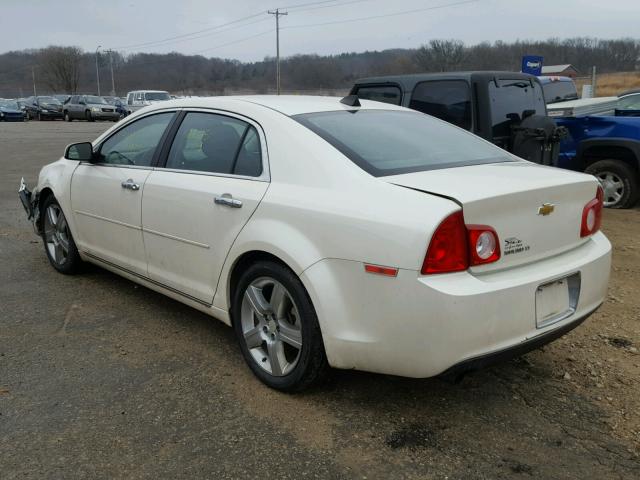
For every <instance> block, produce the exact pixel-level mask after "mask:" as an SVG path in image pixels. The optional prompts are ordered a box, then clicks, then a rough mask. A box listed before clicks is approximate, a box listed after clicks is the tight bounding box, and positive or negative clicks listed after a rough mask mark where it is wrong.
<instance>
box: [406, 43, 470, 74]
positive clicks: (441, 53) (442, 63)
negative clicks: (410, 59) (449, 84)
mask: <svg viewBox="0 0 640 480" xmlns="http://www.w3.org/2000/svg"><path fill="white" fill-rule="evenodd" d="M465 57H466V50H465V46H464V43H462V42H461V41H460V40H431V41H430V42H429V45H423V46H421V47H420V48H419V49H418V51H417V52H416V55H415V60H416V63H418V65H420V66H421V67H422V68H423V70H425V71H431V72H433V71H438V72H446V71H447V70H455V69H456V68H459V67H460V65H462V63H463V62H464V60H465Z"/></svg>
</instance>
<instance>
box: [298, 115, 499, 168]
mask: <svg viewBox="0 0 640 480" xmlns="http://www.w3.org/2000/svg"><path fill="white" fill-rule="evenodd" d="M293 119H294V120H296V121H298V122H299V123H301V124H302V125H304V126H306V127H307V128H309V129H310V130H312V131H313V132H315V133H317V134H318V135H320V136H321V137H322V138H324V139H325V140H326V141H327V142H329V143H330V144H331V145H333V146H334V147H335V148H336V149H338V150H339V151H340V152H342V153H343V154H344V155H345V156H346V157H347V158H349V159H350V160H351V161H353V162H354V163H355V164H356V165H358V166H359V167H360V168H362V169H363V170H365V171H366V172H368V173H370V174H371V175H373V176H376V177H381V176H386V175H398V174H402V173H410V172H420V171H426V170H434V169H439V168H449V167H460V166H466V165H479V164H483V163H497V162H508V161H511V160H510V157H509V156H508V154H507V153H506V152H505V151H504V150H501V149H499V148H498V147H496V146H494V145H491V144H490V143H487V142H485V141H484V140H482V139H480V138H478V137H476V136H475V135H472V134H471V133H468V132H465V131H462V130H459V129H457V128H454V127H452V126H451V125H449V124H447V123H445V122H442V121H440V120H438V119H436V118H433V117H430V116H428V115H423V114H422V113H418V112H409V111H394V110H359V111H351V112H349V111H336V112H319V113H307V114H302V115H295V116H293Z"/></svg>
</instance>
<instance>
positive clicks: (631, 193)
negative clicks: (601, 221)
mask: <svg viewBox="0 0 640 480" xmlns="http://www.w3.org/2000/svg"><path fill="white" fill-rule="evenodd" d="M585 173H589V174H591V175H593V176H595V177H596V178H597V179H598V181H599V182H600V185H602V189H603V190H604V206H605V207H607V208H631V207H633V206H634V205H635V204H636V202H637V201H638V195H639V194H640V186H639V185H638V174H637V173H636V172H635V171H634V170H633V168H631V167H630V166H629V165H627V164H626V163H624V162H623V161H621V160H599V161H597V162H595V163H592V164H591V165H589V166H588V167H587V169H586V170H585Z"/></svg>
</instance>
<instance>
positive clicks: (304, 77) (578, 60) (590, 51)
mask: <svg viewBox="0 0 640 480" xmlns="http://www.w3.org/2000/svg"><path fill="white" fill-rule="evenodd" d="M52 49H54V50H57V51H60V50H65V49H69V50H73V51H74V52H77V54H76V57H74V58H75V60H73V62H74V68H75V70H74V72H73V75H74V79H73V82H72V83H69V82H68V81H67V82H61V80H60V75H59V72H58V73H56V72H55V71H54V70H55V68H54V67H55V66H56V65H57V64H56V63H55V62H61V61H62V60H60V59H58V60H55V59H54V60H52V54H51V52H52ZM525 54H531V55H533V54H535V55H542V56H543V57H544V59H545V63H546V64H564V63H570V64H572V65H574V66H575V67H577V68H578V69H579V70H580V71H581V73H583V74H584V75H588V74H589V72H590V69H591V66H593V65H595V66H596V67H597V69H598V72H599V73H607V72H620V71H626V72H633V71H635V70H637V69H638V66H639V62H640V60H639V59H640V41H638V40H635V39H621V40H600V39H592V38H571V39H565V40H558V39H550V40H546V41H517V42H513V43H506V42H501V41H498V42H494V43H488V42H485V43H480V44H477V45H471V46H465V45H464V44H462V43H461V42H459V41H456V40H431V41H430V42H428V43H427V44H425V45H423V46H421V47H419V48H415V49H390V50H383V51H367V52H360V53H342V54H339V55H330V56H320V55H294V56H291V57H287V58H285V59H283V60H282V75H281V77H282V88H283V90H284V91H291V92H297V93H304V92H307V91H308V92H314V93H315V92H323V91H326V92H332V91H345V90H346V89H348V87H349V86H350V85H351V84H352V83H353V81H354V80H355V79H356V78H359V77H363V76H369V75H385V74H399V73H415V72H429V71H445V70H513V71H517V70H519V69H520V61H521V57H522V55H525ZM113 61H114V76H115V83H116V90H117V94H118V95H121V96H122V95H124V94H125V93H126V92H127V91H130V90H135V89H141V88H148V89H162V90H168V91H170V92H172V93H175V94H180V95H190V94H191V95H194V94H204V95H210V94H228V93H231V92H234V93H235V92H247V93H249V92H253V93H267V92H271V91H273V88H274V86H275V85H274V83H275V82H274V78H275V62H274V59H273V58H265V59H264V60H263V61H259V62H250V63H243V62H239V61H237V60H231V59H222V58H205V57H203V56H188V55H182V54H179V53H169V54H147V53H138V54H134V55H129V56H126V57H125V56H123V55H121V54H119V53H114V55H113ZM67 67H68V65H67ZM32 68H33V73H34V74H35V77H36V88H37V90H38V93H39V94H47V93H72V92H69V91H66V90H69V87H65V86H64V85H77V87H75V88H76V90H77V91H78V92H82V93H96V78H95V77H96V75H95V56H94V53H88V52H82V51H81V50H79V49H77V48H70V47H64V48H61V47H49V48H47V49H41V50H22V51H13V52H7V53H4V54H1V55H0V97H21V96H28V95H31V94H33V79H32ZM76 77H77V78H76ZM100 79H101V87H102V88H101V93H102V94H103V95H105V94H108V93H109V92H110V90H111V76H110V72H109V57H108V55H107V54H106V53H101V55H100ZM63 90H65V91H63Z"/></svg>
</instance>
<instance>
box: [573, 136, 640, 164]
mask: <svg viewBox="0 0 640 480" xmlns="http://www.w3.org/2000/svg"><path fill="white" fill-rule="evenodd" d="M577 156H578V158H579V159H580V161H581V162H582V165H583V168H584V169H586V168H587V167H588V166H589V165H592V164H593V163H595V162H597V161H599V160H619V161H622V162H624V163H626V164H628V165H629V166H630V167H631V168H633V169H634V170H635V171H636V172H640V141H638V140H633V139H619V138H597V139H589V140H583V141H582V142H580V145H579V146H578V152H577Z"/></svg>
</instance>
